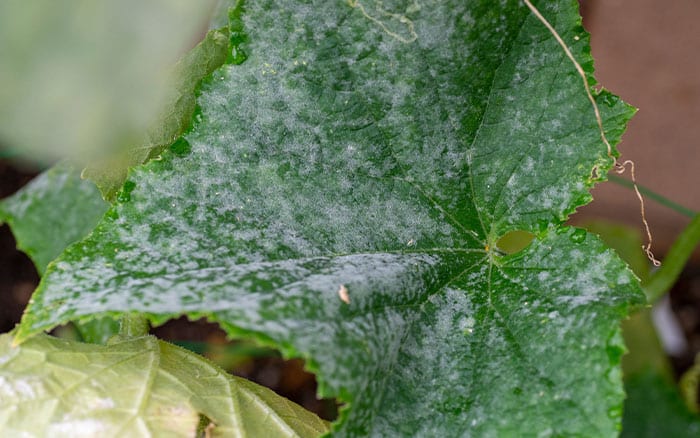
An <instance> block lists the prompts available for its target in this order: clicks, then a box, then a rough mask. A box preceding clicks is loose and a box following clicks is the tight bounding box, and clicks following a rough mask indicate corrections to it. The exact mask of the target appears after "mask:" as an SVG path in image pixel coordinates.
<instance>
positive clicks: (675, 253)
mask: <svg viewBox="0 0 700 438" xmlns="http://www.w3.org/2000/svg"><path fill="white" fill-rule="evenodd" d="M698 243H700V214H697V215H695V216H694V217H693V220H692V221H691V222H690V224H688V226H687V227H686V228H685V229H684V230H683V232H681V234H680V235H679V236H678V237H677V238H676V241H675V242H673V246H671V249H670V250H669V251H668V254H666V257H665V258H664V262H663V265H661V267H660V268H659V269H658V270H657V271H656V272H654V273H653V274H652V275H651V277H650V278H649V281H647V282H646V284H644V285H643V287H644V292H645V293H646V295H647V300H648V301H649V303H650V304H653V303H655V302H656V301H657V300H658V299H659V298H661V297H662V296H663V295H664V294H665V293H666V292H667V291H668V290H669V289H671V286H673V284H674V283H675V282H676V280H678V277H679V276H680V274H681V271H682V270H683V267H684V266H685V264H686V262H687V261H688V259H689V258H690V256H691V255H692V254H693V250H694V249H695V247H696V246H697V245H698Z"/></svg>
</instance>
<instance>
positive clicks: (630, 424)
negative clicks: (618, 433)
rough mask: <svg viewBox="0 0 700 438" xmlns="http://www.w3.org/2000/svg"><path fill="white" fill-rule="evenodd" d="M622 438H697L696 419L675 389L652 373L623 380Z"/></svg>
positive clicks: (698, 424)
mask: <svg viewBox="0 0 700 438" xmlns="http://www.w3.org/2000/svg"><path fill="white" fill-rule="evenodd" d="M625 390H626V392H627V400H625V413H624V417H623V423H622V424H623V426H622V437H623V438H646V437H648V438H661V437H663V438H666V437H668V438H671V437H673V438H686V437H687V438H691V437H697V436H700V417H698V416H697V415H694V414H693V413H691V412H690V411H688V408H687V407H686V406H685V404H684V403H683V400H682V399H681V397H680V394H679V393H678V390H677V388H676V386H675V385H674V384H673V383H672V382H669V381H668V380H667V379H665V378H664V377H662V376H661V375H660V374H659V373H657V372H656V371H653V370H647V371H645V372H640V373H637V374H635V375H634V376H631V377H630V378H628V379H625Z"/></svg>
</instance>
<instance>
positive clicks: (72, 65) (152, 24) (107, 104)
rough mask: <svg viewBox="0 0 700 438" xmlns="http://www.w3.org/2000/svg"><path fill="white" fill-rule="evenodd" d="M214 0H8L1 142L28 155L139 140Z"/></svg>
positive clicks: (3, 12)
mask: <svg viewBox="0 0 700 438" xmlns="http://www.w3.org/2000/svg"><path fill="white" fill-rule="evenodd" d="M213 6H214V0H198V1H190V0H120V1H86V0H66V1H60V2H57V1H53V0H33V1H30V2H27V1H24V0H5V1H2V2H0V60H2V61H1V62H0V84H2V87H0V141H1V142H2V144H3V145H5V146H8V147H14V148H16V149H18V150H19V151H21V152H22V153H23V156H24V157H25V158H30V159H34V160H40V161H43V162H50V161H52V160H55V159H57V158H66V157H69V158H72V159H79V160H86V159H88V158H95V157H100V156H102V155H103V154H104V153H110V152H114V151H118V150H121V148H123V147H125V146H127V145H133V144H138V142H139V141H140V140H141V138H142V137H143V133H144V132H145V130H146V128H147V127H148V126H149V125H150V124H151V123H152V122H153V120H154V118H155V117H156V115H157V113H158V111H159V110H160V109H161V104H162V101H163V98H164V96H166V94H167V89H168V84H167V81H166V80H165V78H166V70H167V69H168V68H169V67H170V66H172V65H173V64H175V62H176V61H177V59H178V58H179V57H180V56H181V54H182V53H184V52H185V51H186V50H187V49H188V48H189V47H191V46H192V45H194V43H195V42H196V41H197V40H198V39H199V38H198V35H199V34H200V32H201V31H202V29H206V24H207V20H208V16H209V14H210V13H211V11H212V8H213Z"/></svg>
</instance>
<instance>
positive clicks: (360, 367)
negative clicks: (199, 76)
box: [16, 0, 644, 436]
mask: <svg viewBox="0 0 700 438" xmlns="http://www.w3.org/2000/svg"><path fill="white" fill-rule="evenodd" d="M537 5H538V7H539V8H540V10H541V11H542V12H543V14H544V15H545V16H546V17H547V18H548V20H549V21H550V22H551V23H553V24H554V25H555V26H556V28H557V30H558V32H559V33H560V35H561V36H562V38H563V40H564V41H566V42H567V44H569V45H570V48H571V50H572V52H573V54H574V56H575V57H576V58H577V59H578V60H579V62H581V64H582V66H583V68H584V69H585V71H586V73H587V74H588V75H592V60H591V58H590V54H589V48H588V36H587V34H586V33H585V31H584V30H583V28H582V27H581V22H580V17H579V16H578V14H577V11H576V7H575V2H572V1H568V0H567V1H557V2H537ZM230 17H231V22H230V23H229V29H230V31H231V41H232V45H233V49H232V50H234V51H235V52H236V53H237V54H240V53H244V54H245V56H244V57H238V58H237V57H234V59H237V61H240V62H234V63H231V64H227V65H225V66H223V67H222V68H221V69H219V70H217V71H216V72H215V73H214V74H213V76H212V78H211V79H210V80H209V81H206V82H205V84H203V86H202V90H201V95H200V96H199V99H198V104H199V106H200V108H201V113H200V114H198V115H197V116H196V117H195V124H194V127H193V129H192V130H191V131H190V132H188V133H187V134H186V135H185V136H184V137H183V138H182V139H180V140H178V142H176V144H174V145H173V147H172V148H171V149H170V151H168V152H165V153H163V154H162V157H161V159H160V160H153V161H150V162H149V163H147V164H146V165H144V166H140V167H137V168H134V169H133V170H132V171H131V172H130V173H129V176H128V178H127V181H126V183H125V184H124V187H123V189H122V190H121V192H120V193H119V195H118V197H117V198H118V200H119V201H118V203H117V204H116V205H114V206H113V208H112V209H111V210H110V211H109V212H108V213H107V214H106V216H105V220H104V221H103V222H102V223H101V224H100V225H99V226H98V227H97V228H96V230H95V231H94V232H93V233H92V235H91V236H89V237H88V238H87V239H85V240H83V241H82V242H80V243H78V244H76V245H74V246H71V247H69V248H68V249H67V250H66V251H65V252H64V253H63V254H62V255H61V257H60V258H59V259H58V260H57V261H56V263H54V264H53V265H52V266H51V267H50V269H49V272H47V275H46V276H45V277H44V279H43V282H42V284H41V285H40V287H39V289H38V290H37V292H36V293H35V295H34V298H33V302H32V304H30V306H29V307H28V309H27V312H26V313H25V315H24V318H23V320H22V323H21V326H20V327H19V330H18V332H17V339H16V340H17V342H22V341H24V340H26V339H27V338H29V337H30V336H32V335H34V334H35V333H37V332H40V331H41V330H46V329H49V328H51V327H53V326H55V325H56V324H60V323H63V322H66V321H69V320H73V319H82V318H87V317H93V316H95V315H101V314H111V313H113V312H132V311H137V312H143V313H145V314H147V315H148V316H149V317H150V319H151V321H152V322H154V323H156V324H159V323H162V322H164V321H166V320H168V319H169V318H172V317H175V316H178V315H182V314H187V315H188V316H190V317H192V318H198V317H202V316H206V317H207V318H209V319H210V320H212V321H216V322H218V323H219V324H220V325H221V326H222V327H223V328H224V329H225V330H226V331H227V332H228V333H229V334H230V335H231V336H250V337H254V338H256V339H258V340H259V341H261V342H264V343H269V344H271V345H274V346H276V347H278V348H280V349H281V350H282V352H283V353H284V354H285V355H286V356H295V357H302V358H304V359H305V360H306V363H307V365H308V367H309V368H310V369H311V370H312V371H313V372H315V373H316V374H317V377H318V380H319V385H320V386H319V393H320V395H321V396H323V397H336V398H338V399H339V400H340V401H342V402H344V403H345V407H344V409H343V410H342V411H341V417H340V419H339V420H338V421H337V422H336V423H335V425H334V431H335V432H336V433H337V434H338V435H340V436H346V435H347V436H355V435H387V436H401V435H403V436H414V435H432V436H459V435H465V434H473V435H475V436H495V435H518V434H526V435H536V434H545V435H591V434H593V435H596V436H611V435H615V434H616V433H617V432H618V430H619V427H620V417H621V414H622V401H623V398H624V393H623V388H622V383H621V379H620V369H619V364H620V357H621V355H622V353H623V352H624V346H623V343H622V340H621V336H620V329H619V321H620V320H621V319H622V318H624V317H625V316H626V315H627V310H628V307H629V306H630V305H631V304H638V303H642V302H643V300H644V298H643V295H642V294H641V291H640V289H639V285H638V282H637V279H636V278H635V277H634V275H633V274H632V273H631V272H630V271H629V270H628V269H627V267H626V265H625V264H624V263H623V262H622V261H621V260H620V259H619V258H618V257H617V256H616V255H615V254H614V252H613V251H611V250H609V249H607V248H606V247H605V246H604V245H603V244H602V243H601V242H600V241H599V240H598V239H597V238H596V237H594V236H593V235H590V234H587V233H586V232H585V231H584V230H581V229H575V228H569V227H565V226H563V225H562V224H563V221H565V220H566V218H567V217H568V215H569V214H570V213H572V212H573V211H574V210H575V209H576V208H577V207H578V206H580V205H583V204H585V203H586V202H588V201H589V200H590V199H591V197H590V194H589V192H588V190H589V188H590V187H591V186H592V185H593V184H594V183H595V182H596V181H597V179H598V178H597V177H596V175H604V173H605V171H606V170H607V169H608V168H609V167H610V166H611V161H612V160H611V159H610V157H609V156H608V151H607V150H606V147H605V146H604V145H603V144H602V143H601V142H600V132H599V130H598V128H597V125H596V119H595V117H594V114H593V109H592V107H591V104H590V102H589V101H588V99H587V95H586V91H585V90H584V89H583V87H582V81H581V77H580V76H578V74H577V72H576V70H575V69H574V66H573V65H572V63H571V62H570V60H569V59H568V58H567V57H566V56H565V54H564V53H563V51H562V49H561V47H559V46H558V44H557V42H556V41H555V40H554V38H553V37H552V35H551V34H550V33H549V31H548V30H547V29H546V28H545V27H544V26H543V25H542V24H541V23H540V22H539V21H538V20H537V19H536V18H535V17H534V16H533V15H532V14H531V13H530V12H529V10H528V9H527V8H526V7H525V6H524V5H523V4H522V3H521V2H518V1H508V2H499V3H494V2H491V1H485V0H483V1H470V2H463V1H456V0H454V1H442V2H432V3H430V4H424V3H420V4H418V3H416V2H399V1H392V2H370V1H359V0H358V1H352V2H343V1H331V2H328V1H316V2H310V3H309V2H301V1H293V0H285V1H274V2H273V1H259V2H250V3H245V6H244V7H243V8H241V9H239V10H238V12H237V13H234V14H231V15H230ZM589 82H590V83H593V78H592V76H591V77H589ZM594 93H595V99H596V101H597V102H598V104H599V106H600V110H601V114H602V117H603V121H604V127H605V129H606V133H607V136H608V138H609V139H610V140H611V141H612V142H613V143H616V142H618V141H619V139H620V136H621V135H622V132H623V131H624V128H625V124H626V121H627V120H628V119H629V118H630V117H631V115H632V113H633V110H632V109H631V108H630V107H628V106H627V105H625V104H624V103H622V102H621V101H620V100H619V99H618V98H617V97H616V96H614V95H612V94H610V93H608V92H607V91H599V92H598V91H596V92H594ZM594 169H597V171H596V172H594ZM514 230H521V231H526V232H529V233H532V234H533V235H534V236H535V238H534V240H533V241H532V242H531V243H530V245H529V246H528V247H527V248H525V249H523V250H522V251H520V252H517V253H515V254H511V255H505V254H503V253H502V252H501V251H499V249H498V248H497V242H498V241H499V239H500V238H501V237H502V236H504V235H506V234H507V233H509V232H511V231H514Z"/></svg>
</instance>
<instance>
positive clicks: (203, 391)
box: [0, 334, 328, 437]
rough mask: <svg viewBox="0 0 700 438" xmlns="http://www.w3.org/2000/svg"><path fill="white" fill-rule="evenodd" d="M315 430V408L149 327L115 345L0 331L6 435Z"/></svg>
mask: <svg viewBox="0 0 700 438" xmlns="http://www.w3.org/2000/svg"><path fill="white" fill-rule="evenodd" d="M201 417H205V418H206V420H205V422H204V425H205V426H206V425H207V424H208V423H211V425H209V426H206V431H207V433H208V434H209V435H207V436H266V437H316V436H318V435H320V434H322V433H323V432H325V431H326V430H327V429H328V425H327V424H326V423H325V422H323V421H322V420H321V419H319V418H318V417H317V416H315V415H314V414H312V413H310V412H308V411H306V410H304V409H303V408H301V407H300V406H298V405H296V404H294V403H292V402H290V401H288V400H286V399H284V398H282V397H280V396H278V395H276V394H275V393H274V392H272V391H270V390H269V389H266V388H263V387H260V386H259V385H256V384H254V383H252V382H249V381H247V380H245V379H242V378H240V377H234V376H231V375H229V374H227V373H225V372H224V371H222V370H220V369H218V368H217V367H215V366H214V365H212V364H211V363H209V362H207V361H205V360H204V359H203V358H202V357H200V356H197V355H196V354H193V353H190V352H188V351H186V350H184V349H181V348H178V347H175V346H174V345H171V344H168V343H165V342H162V341H158V340H156V339H155V338H154V337H152V336H144V337H140V338H132V339H127V340H121V341H120V340H116V341H115V342H114V343H113V344H111V345H108V346H99V345H92V344H82V343H78V342H73V341H66V340H62V339H57V338H52V337H49V336H45V335H40V336H36V337H34V338H33V339H32V340H30V341H28V342H26V343H24V344H23V345H21V346H19V347H13V346H12V335H9V334H5V335H2V336H0V429H1V430H2V432H3V435H4V436H25V434H29V435H31V436H51V437H56V436H71V437H76V436H80V437H82V436H85V437H95V436H101V437H122V436H124V437H127V436H128V437H142V436H143V437H153V436H156V437H159V436H163V437H165V436H167V437H171V436H181V437H193V436H196V433H197V430H198V428H200V418H201Z"/></svg>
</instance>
